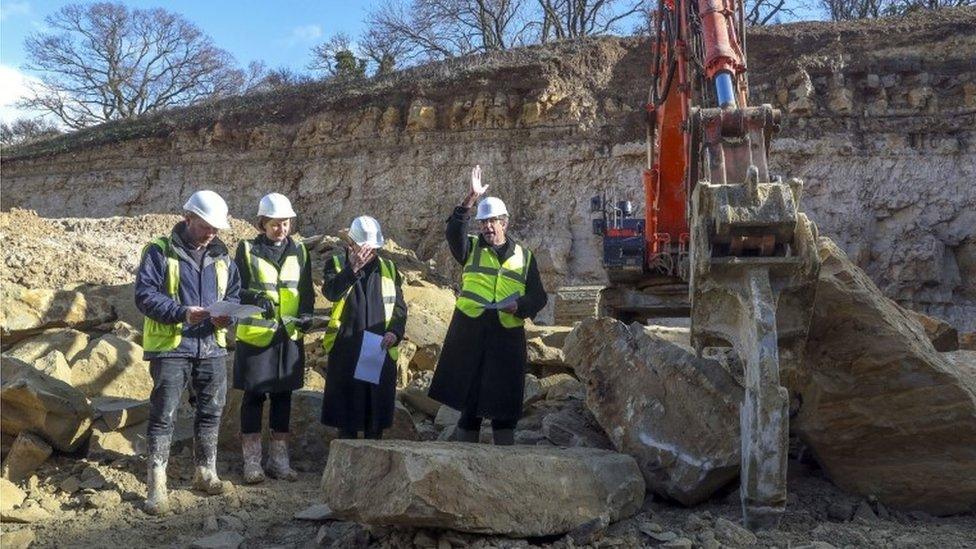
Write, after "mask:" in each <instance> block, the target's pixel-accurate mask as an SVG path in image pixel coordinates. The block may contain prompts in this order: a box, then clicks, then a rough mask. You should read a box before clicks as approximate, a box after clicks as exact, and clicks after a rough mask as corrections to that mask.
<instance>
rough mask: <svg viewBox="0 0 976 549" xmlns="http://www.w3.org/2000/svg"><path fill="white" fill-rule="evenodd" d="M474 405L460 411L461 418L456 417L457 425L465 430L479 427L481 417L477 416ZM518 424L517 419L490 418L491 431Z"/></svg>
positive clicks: (510, 427) (511, 427)
mask: <svg viewBox="0 0 976 549" xmlns="http://www.w3.org/2000/svg"><path fill="white" fill-rule="evenodd" d="M474 408H475V407H474V406H472V407H471V409H468V410H462V411H461V418H460V419H458V422H457V425H458V427H460V428H461V429H464V430H465V431H478V430H480V429H481V420H482V419H483V418H482V417H480V416H478V415H477V414H476V412H475V411H474ZM516 425H518V420H517V419H492V420H491V430H492V431H502V430H504V429H515V426H516Z"/></svg>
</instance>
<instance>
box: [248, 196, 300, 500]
mask: <svg viewBox="0 0 976 549" xmlns="http://www.w3.org/2000/svg"><path fill="white" fill-rule="evenodd" d="M295 217H296V216H295V210H293V209H292V207H291V202H290V201H289V200H288V198H287V197H286V196H284V195H282V194H278V193H271V194H268V195H265V196H264V198H262V199H261V201H260V202H259V203H258V215H257V223H256V226H257V228H258V230H259V231H260V234H258V236H256V237H255V238H253V239H251V240H243V241H241V242H240V243H239V244H238V246H237V253H236V255H235V257H234V262H235V263H236V264H237V269H238V271H240V273H241V303H245V304H248V305H257V306H259V307H261V309H263V311H262V312H261V313H258V314H255V315H253V316H251V317H248V318H243V319H241V320H240V321H238V323H237V331H236V335H237V348H236V349H235V352H234V388H235V389H240V390H242V391H244V395H243V397H242V398H241V409H240V414H241V450H242V453H243V456H244V482H246V483H248V484H255V483H258V482H261V481H263V480H264V476H265V469H262V467H261V421H262V420H261V415H262V411H263V409H264V401H265V400H268V401H270V404H269V408H270V409H269V414H268V423H269V426H270V428H271V447H270V449H269V452H268V461H267V467H266V470H267V474H268V475H269V476H271V477H274V478H280V479H286V480H295V479H296V478H298V474H297V473H296V472H295V471H294V470H293V469H292V468H291V465H290V463H289V459H288V436H289V423H290V420H291V394H292V391H294V390H296V389H301V387H302V384H303V382H304V374H305V345H304V341H303V340H304V335H305V332H306V331H308V329H309V328H311V325H312V312H313V310H314V307H315V290H314V287H313V285H312V262H311V260H310V258H309V255H308V250H307V249H306V247H305V245H304V244H303V243H301V242H298V241H296V240H295V239H294V238H292V237H291V236H290V235H291V232H292V231H293V229H294V226H293V223H294V219H295Z"/></svg>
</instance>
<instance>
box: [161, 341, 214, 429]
mask: <svg viewBox="0 0 976 549" xmlns="http://www.w3.org/2000/svg"><path fill="white" fill-rule="evenodd" d="M226 362H227V357H223V356H222V357H217V358H203V359H196V358H155V359H152V360H151V361H150V362H149V373H150V374H151V375H152V379H153V390H152V394H151V395H150V396H149V423H148V428H147V433H146V434H147V436H148V438H149V439H153V438H160V439H163V440H167V439H170V438H171V437H172V435H173V429H174V428H175V426H176V421H175V416H176V409H177V408H179V406H180V398H181V397H182V396H183V390H184V389H186V388H187V387H190V391H191V392H190V404H191V405H192V406H193V408H194V410H195V412H196V415H195V417H194V420H193V434H194V437H196V438H201V437H202V438H207V439H209V438H213V439H214V440H216V437H217V432H218V431H219V429H220V414H221V412H223V409H224V402H225V401H226V400H227V369H226Z"/></svg>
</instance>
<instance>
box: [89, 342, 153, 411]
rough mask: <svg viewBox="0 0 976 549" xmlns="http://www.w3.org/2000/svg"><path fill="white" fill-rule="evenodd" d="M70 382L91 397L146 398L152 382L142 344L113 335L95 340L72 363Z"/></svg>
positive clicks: (150, 390)
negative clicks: (143, 357)
mask: <svg viewBox="0 0 976 549" xmlns="http://www.w3.org/2000/svg"><path fill="white" fill-rule="evenodd" d="M71 381H72V383H73V384H74V386H75V387H77V388H79V389H81V390H82V391H84V393H85V394H86V395H88V396H91V397H96V396H110V397H124V398H133V399H136V400H147V399H148V398H149V394H150V393H151V392H152V387H153V381H152V376H150V375H149V363H148V362H146V361H144V360H143V359H142V347H140V346H138V345H136V344H135V343H132V342H131V341H127V340H125V339H122V338H120V337H118V336H116V335H113V334H106V335H103V336H102V337H100V338H98V339H96V340H95V341H92V342H91V344H90V345H89V346H88V349H87V350H86V351H85V352H84V353H82V354H81V355H79V358H78V359H77V360H75V362H74V364H72V365H71Z"/></svg>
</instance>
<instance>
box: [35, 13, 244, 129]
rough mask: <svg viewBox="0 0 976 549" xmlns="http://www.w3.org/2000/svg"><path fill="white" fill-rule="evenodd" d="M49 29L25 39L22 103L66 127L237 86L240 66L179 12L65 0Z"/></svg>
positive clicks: (184, 102)
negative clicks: (26, 77) (28, 88)
mask: <svg viewBox="0 0 976 549" xmlns="http://www.w3.org/2000/svg"><path fill="white" fill-rule="evenodd" d="M47 25H48V27H50V29H51V31H50V32H38V33H35V34H32V35H31V36H29V37H28V38H27V40H26V41H25V44H24V45H25V49H26V51H27V60H28V62H27V64H26V65H25V68H26V69H27V70H30V71H34V72H36V73H39V75H40V81H41V82H40V84H39V85H36V86H35V87H34V89H33V96H32V97H31V98H29V99H27V100H25V101H24V102H23V103H22V105H23V106H25V107H30V108H36V109H41V110H44V111H48V112H51V113H53V114H54V115H55V116H57V117H58V118H60V119H61V120H62V121H64V123H65V124H66V125H67V126H69V127H71V128H81V127H84V126H88V125H91V124H95V123H100V122H105V121H109V120H117V119H122V118H130V117H133V116H138V115H140V114H143V113H148V112H153V111H158V110H161V109H165V108H168V107H171V106H175V105H187V104H192V103H195V102H198V101H201V100H205V99H209V98H213V97H220V96H224V95H228V94H232V93H236V92H238V91H239V90H240V88H241V86H242V85H243V84H244V78H245V77H244V73H243V72H242V71H240V70H238V69H236V68H234V60H233V58H232V57H231V56H230V54H228V53H227V52H225V51H223V50H221V49H219V48H217V47H216V46H214V44H213V42H212V41H211V39H210V38H209V37H208V36H206V35H205V34H203V32H202V31H201V30H200V29H199V28H197V27H196V26H195V25H194V24H193V23H191V22H189V21H187V20H186V19H184V18H183V17H182V16H180V15H178V14H175V13H172V12H168V11H166V10H163V9H159V8H155V9H145V10H144V9H129V8H128V7H126V6H124V5H122V4H117V3H107V2H106V3H96V4H73V5H68V6H65V7H63V8H61V9H60V10H58V11H57V12H55V13H54V14H52V15H50V16H48V17H47Z"/></svg>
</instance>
